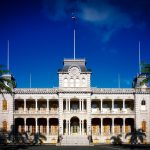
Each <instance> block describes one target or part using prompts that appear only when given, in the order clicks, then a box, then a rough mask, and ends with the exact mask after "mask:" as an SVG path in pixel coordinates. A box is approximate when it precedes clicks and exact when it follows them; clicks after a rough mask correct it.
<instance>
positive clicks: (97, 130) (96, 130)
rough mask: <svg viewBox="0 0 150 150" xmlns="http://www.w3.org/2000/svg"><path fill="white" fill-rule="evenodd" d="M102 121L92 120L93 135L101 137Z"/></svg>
mask: <svg viewBox="0 0 150 150" xmlns="http://www.w3.org/2000/svg"><path fill="white" fill-rule="evenodd" d="M100 126H101V120H100V119H99V118H93V119H92V135H100Z"/></svg>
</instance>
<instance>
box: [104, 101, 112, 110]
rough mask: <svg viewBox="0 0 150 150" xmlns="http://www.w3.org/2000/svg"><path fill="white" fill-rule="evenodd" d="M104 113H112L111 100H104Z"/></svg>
mask: <svg viewBox="0 0 150 150" xmlns="http://www.w3.org/2000/svg"><path fill="white" fill-rule="evenodd" d="M102 106H103V111H104V112H110V111H111V109H112V100H111V99H103V104H102Z"/></svg>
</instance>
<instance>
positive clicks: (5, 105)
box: [2, 99, 7, 111]
mask: <svg viewBox="0 0 150 150" xmlns="http://www.w3.org/2000/svg"><path fill="white" fill-rule="evenodd" d="M2 107H3V108H2V110H3V111H6V110H7V100H5V99H4V100H3V106H2Z"/></svg>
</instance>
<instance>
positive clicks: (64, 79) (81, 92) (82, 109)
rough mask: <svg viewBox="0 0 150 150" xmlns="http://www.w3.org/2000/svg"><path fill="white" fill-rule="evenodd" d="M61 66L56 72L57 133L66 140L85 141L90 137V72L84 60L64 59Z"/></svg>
mask: <svg viewBox="0 0 150 150" xmlns="http://www.w3.org/2000/svg"><path fill="white" fill-rule="evenodd" d="M63 65H64V66H63V68H62V69H59V70H58V75H59V90H60V93H59V115H60V117H59V133H60V134H61V135H63V136H64V138H65V137H66V139H67V137H68V136H69V139H70V137H71V136H72V138H73V137H74V138H76V136H78V138H80V137H81V138H83V136H84V137H85V138H86V139H87V136H88V135H91V118H90V109H91V108H90V107H91V104H90V95H91V90H90V78H91V70H89V69H87V68H86V61H85V59H64V63H63ZM61 106H62V107H61ZM74 138H73V139H72V141H74ZM66 139H63V140H66ZM70 142H71V141H70ZM66 144H67V142H66ZM76 144H77V143H76Z"/></svg>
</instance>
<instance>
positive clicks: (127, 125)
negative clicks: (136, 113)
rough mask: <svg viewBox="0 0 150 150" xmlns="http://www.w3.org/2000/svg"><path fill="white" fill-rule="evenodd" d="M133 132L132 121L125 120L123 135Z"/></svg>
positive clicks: (129, 119) (131, 119)
mask: <svg viewBox="0 0 150 150" xmlns="http://www.w3.org/2000/svg"><path fill="white" fill-rule="evenodd" d="M133 131H134V119H133V118H127V119H126V120H125V133H129V132H133Z"/></svg>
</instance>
